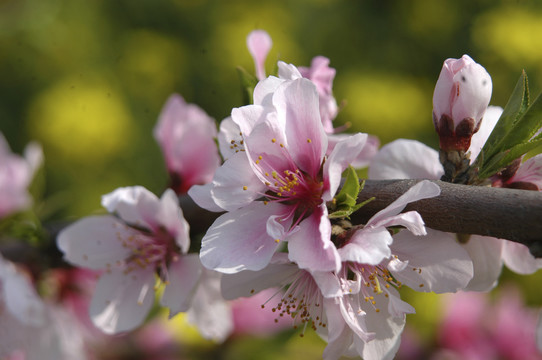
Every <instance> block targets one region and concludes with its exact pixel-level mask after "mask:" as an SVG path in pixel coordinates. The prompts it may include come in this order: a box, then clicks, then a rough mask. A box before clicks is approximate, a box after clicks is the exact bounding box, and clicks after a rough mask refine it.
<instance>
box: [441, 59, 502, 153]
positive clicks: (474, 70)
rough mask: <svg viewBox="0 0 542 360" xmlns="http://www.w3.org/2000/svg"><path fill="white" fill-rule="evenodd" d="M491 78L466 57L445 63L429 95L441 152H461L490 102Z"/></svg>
mask: <svg viewBox="0 0 542 360" xmlns="http://www.w3.org/2000/svg"><path fill="white" fill-rule="evenodd" d="M491 90H492V84H491V77H490V76H489V74H488V73H487V71H486V70H485V69H484V68H483V67H482V66H481V65H479V64H477V63H475V62H474V60H472V59H471V58H470V57H469V56H468V55H463V57H461V59H447V60H446V61H444V65H443V67H442V70H441V72H440V75H439V78H438V81H437V84H436V86H435V92H434V93H433V123H434V125H435V129H436V130H437V132H438V134H439V137H440V147H441V149H442V150H445V151H448V150H464V151H466V150H467V149H468V148H469V145H470V138H471V137H472V135H473V134H474V133H475V132H477V131H478V128H479V126H480V121H482V117H483V116H484V113H485V111H486V109H487V106H488V104H489V100H490V99H491Z"/></svg>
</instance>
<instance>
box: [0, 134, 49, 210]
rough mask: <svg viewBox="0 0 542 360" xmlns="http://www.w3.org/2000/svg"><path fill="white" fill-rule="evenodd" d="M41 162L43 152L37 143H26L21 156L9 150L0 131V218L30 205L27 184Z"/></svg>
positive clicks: (30, 200)
mask: <svg viewBox="0 0 542 360" xmlns="http://www.w3.org/2000/svg"><path fill="white" fill-rule="evenodd" d="M42 162H43V152H42V150H41V147H40V146H39V145H38V144H36V143H30V144H28V145H27V146H26V148H25V151H24V157H21V156H19V155H16V154H14V153H12V152H11V150H10V148H9V145H8V143H7V141H6V140H5V139H4V136H3V135H2V133H0V218H2V217H5V216H7V215H10V214H12V213H14V212H17V211H20V210H24V209H26V208H28V207H29V206H30V205H31V203H32V198H31V196H30V194H29V193H28V186H29V185H30V183H31V181H32V177H33V176H34V172H35V171H36V170H37V169H38V167H39V166H40V165H41V163H42Z"/></svg>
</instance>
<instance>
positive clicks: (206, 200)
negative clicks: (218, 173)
mask: <svg viewBox="0 0 542 360" xmlns="http://www.w3.org/2000/svg"><path fill="white" fill-rule="evenodd" d="M213 188H214V186H213V184H212V183H209V184H205V185H193V186H192V187H191V188H190V189H189V190H188V196H190V198H191V199H192V200H194V202H195V203H196V204H197V205H198V206H199V207H201V208H203V209H205V210H209V211H212V212H222V211H224V209H222V208H221V207H220V206H218V205H217V204H216V203H215V200H214V199H213V196H212V195H211V190H213Z"/></svg>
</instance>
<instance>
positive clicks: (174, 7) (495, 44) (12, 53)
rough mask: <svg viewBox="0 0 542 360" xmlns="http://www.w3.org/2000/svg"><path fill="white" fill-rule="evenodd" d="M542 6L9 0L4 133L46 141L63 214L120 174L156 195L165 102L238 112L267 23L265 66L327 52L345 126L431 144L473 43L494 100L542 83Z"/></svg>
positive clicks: (52, 185) (94, 201)
mask: <svg viewBox="0 0 542 360" xmlns="http://www.w3.org/2000/svg"><path fill="white" fill-rule="evenodd" d="M541 20H542V2H535V1H521V0H519V1H511V0H510V1H495V0H480V1H472V0H445V1H433V0H412V1H404V0H394V1H391V0H390V1H362V0H337V1H333V0H297V1H277V0H274V1H271V0H261V1H219V0H176V1H163V0H138V1H133V0H1V1H0V131H2V132H3V133H4V135H5V136H6V138H7V139H8V142H9V143H10V145H11V146H12V148H13V149H14V150H15V151H17V152H21V151H22V149H23V147H24V145H25V144H26V143H27V142H28V141H29V140H36V141H38V142H40V143H41V144H42V145H43V147H44V151H45V161H46V163H45V164H46V168H45V170H46V171H45V174H46V188H45V195H46V198H48V204H49V206H52V207H53V209H52V210H51V211H53V212H52V214H53V217H52V218H53V219H73V218H76V217H81V216H85V215H88V214H90V213H91V212H94V211H98V210H99V209H100V205H99V202H100V196H101V195H102V194H104V193H107V192H110V191H112V190H113V189H115V188H117V187H120V186H128V185H136V184H140V185H143V186H146V187H147V188H149V189H150V190H152V191H154V192H155V193H157V194H159V193H161V192H162V191H163V189H164V186H165V184H166V182H167V179H166V172H165V168H164V164H163V160H162V157H161V154H160V151H159V148H158V146H157V144H156V143H155V141H154V139H153V137H152V128H153V127H154V125H155V122H156V119H157V116H158V114H159V112H160V109H161V107H162V105H163V104H164V103H165V101H166V99H167V97H168V96H169V95H170V94H171V93H173V92H178V93H180V94H181V95H183V96H184V98H185V99H186V100H187V101H188V102H192V103H196V104H198V105H199V106H201V107H202V108H203V109H205V110H206V111H207V112H208V113H209V114H210V115H211V116H213V117H214V118H215V119H217V121H219V120H221V119H222V118H224V117H226V116H228V115H229V113H230V111H231V108H232V107H236V106H240V105H241V91H240V88H239V83H238V79H237V74H236V71H235V67H236V66H238V65H241V66H243V67H245V68H246V69H248V70H252V68H253V64H252V60H251V58H250V56H249V54H248V51H247V50H246V45H245V38H246V35H247V34H248V33H249V32H250V31H251V30H253V29H257V28H261V29H265V30H267V31H268V32H269V34H270V35H271V37H272V38H273V42H274V44H273V49H272V51H271V54H270V56H269V58H268V62H267V69H268V72H269V71H271V70H272V69H273V67H274V62H275V60H277V59H281V60H284V61H286V62H289V63H294V64H296V65H309V64H310V61H311V59H312V57H314V56H316V55H324V56H327V57H328V58H330V59H331V66H332V67H334V68H335V69H336V70H337V76H336V79H335V87H334V92H335V96H336V98H337V99H338V101H340V102H341V106H342V110H341V112H340V114H339V117H338V118H337V120H336V121H337V123H338V124H342V123H346V122H351V123H352V128H351V130H352V131H363V132H368V133H371V134H374V135H377V136H379V137H380V139H381V140H382V143H387V142H389V141H392V140H393V139H396V138H400V137H402V138H413V139H418V140H421V141H423V142H425V143H427V144H428V145H430V146H433V147H435V146H436V145H437V139H436V136H435V134H434V132H433V125H432V121H431V108H432V104H431V100H432V92H433V87H434V83H435V81H436V79H437V77H438V74H439V72H440V68H441V66H442V62H443V61H444V60H445V59H446V58H449V57H454V58H458V57H460V56H461V55H463V54H469V55H471V56H472V57H473V58H474V59H475V60H476V61H477V62H479V63H481V64H482V65H484V66H485V67H486V69H487V70H488V72H489V73H490V74H491V76H492V78H493V84H494V90H493V98H492V101H491V103H492V104H494V105H500V106H504V105H505V104H506V101H507V99H508V96H509V95H510V93H511V91H512V89H513V86H514V85H515V83H516V80H517V78H518V77H519V75H520V73H521V70H522V69H525V70H526V71H527V74H528V75H529V79H530V85H531V89H532V93H533V94H537V93H538V89H540V87H541V86H540V85H541V84H542V37H541V36H540V34H541V33H542V21H541ZM51 204H53V205H51ZM507 279H510V280H512V281H516V282H520V283H521V284H523V286H522V287H523V289H524V292H525V296H526V298H527V301H528V303H529V304H530V305H538V306H539V305H540V304H542V299H541V296H540V294H538V291H537V290H536V289H534V290H533V289H532V287H531V286H529V284H530V283H532V281H539V280H540V276H538V277H532V276H531V277H522V278H519V277H514V276H512V275H510V274H508V273H506V274H505V277H504V281H506V280H507ZM407 296H408V297H409V299H411V300H410V301H412V302H413V303H414V304H416V303H417V302H419V301H433V300H417V298H414V297H413V295H407ZM420 299H421V297H420ZM424 299H434V297H428V298H424ZM434 301H436V300H434ZM423 307H425V308H427V309H429V310H430V309H431V308H432V307H431V306H426V305H422V308H423ZM433 307H435V308H438V306H436V305H435V306H433ZM435 313H438V310H435V311H434V312H431V311H427V314H429V315H423V316H424V317H427V318H428V320H427V321H429V323H430V322H431V321H433V322H434V321H435V320H431V319H430V318H431V317H433V319H434V318H435V316H434V315H435ZM416 319H417V318H416V317H412V319H410V320H409V321H410V322H411V323H412V324H414V325H416V324H417V325H419V327H424V326H425V327H427V326H428V325H427V324H428V323H427V322H423V321H422V320H416ZM417 321H418V323H417ZM317 342H318V340H317ZM269 344H272V343H269ZM318 344H319V345H318V346H322V345H321V344H320V342H318ZM239 351H240V353H242V352H243V351H242V350H239ZM292 351H293V353H292V354H296V352H295V351H294V350H292ZM296 351H297V350H296ZM315 353H316V356H317V357H319V356H320V353H321V352H320V350H318V351H315ZM293 356H295V355H293ZM260 358H261V357H260Z"/></svg>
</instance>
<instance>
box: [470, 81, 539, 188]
mask: <svg viewBox="0 0 542 360" xmlns="http://www.w3.org/2000/svg"><path fill="white" fill-rule="evenodd" d="M541 127H542V96H540V95H539V96H538V97H537V98H536V99H535V101H534V102H533V103H532V104H530V105H529V88H528V82H527V75H526V74H525V72H523V73H522V74H521V77H520V79H519V80H518V83H517V84H516V87H515V89H514V91H513V92H512V95H511V96H510V100H508V104H506V107H505V108H504V111H503V113H502V115H501V117H500V119H499V121H498V122H497V125H496V126H495V128H494V129H493V132H492V133H491V135H490V136H489V138H488V140H487V141H486V143H485V144H484V147H483V148H482V151H481V152H480V155H479V156H478V158H477V159H476V162H475V163H474V165H473V166H474V167H475V168H478V178H480V179H484V178H487V177H490V176H492V175H494V174H495V173H497V172H499V171H500V170H502V169H504V168H505V167H507V166H508V165H510V163H511V162H512V161H514V160H516V159H517V158H520V157H521V156H523V155H524V154H525V153H527V152H528V151H530V150H532V149H534V148H535V147H537V146H539V145H540V144H541V143H542V136H540V135H538V136H536V137H534V136H535V135H536V132H537V131H538V130H539V129H540V128H541Z"/></svg>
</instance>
